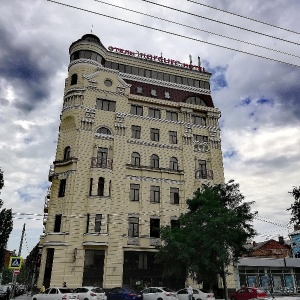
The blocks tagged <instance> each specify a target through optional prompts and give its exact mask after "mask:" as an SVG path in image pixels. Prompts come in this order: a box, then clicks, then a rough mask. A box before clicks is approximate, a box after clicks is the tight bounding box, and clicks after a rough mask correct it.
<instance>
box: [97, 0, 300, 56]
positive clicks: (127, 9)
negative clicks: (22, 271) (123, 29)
mask: <svg viewBox="0 0 300 300" xmlns="http://www.w3.org/2000/svg"><path fill="white" fill-rule="evenodd" d="M94 1H95V2H99V3H102V4H106V5H109V6H112V7H116V8H120V9H123V10H126V11H130V12H133V13H136V14H139V15H143V16H147V17H150V18H154V19H157V20H161V21H165V22H168V23H171V24H175V25H179V26H183V27H186V28H190V29H194V30H198V31H202V32H205V33H209V34H212V35H216V36H220V37H223V38H225V39H229V40H232V41H237V42H240V43H244V44H247V45H251V46H255V47H259V48H261V49H266V50H270V51H273V52H277V53H281V54H285V55H289V56H293V57H297V58H300V56H298V55H295V54H291V53H288V52H285V51H281V50H276V49H273V48H269V47H266V46H262V45H258V44H255V43H251V42H247V41H244V40H240V39H237V38H233V37H229V36H226V35H223V34H219V33H215V32H212V31H207V30H204V29H200V28H197V27H194V26H190V25H186V24H183V23H179V22H175V21H172V20H168V19H164V18H161V17H157V16H154V15H150V14H146V13H143V12H140V11H136V10H133V9H130V8H125V7H122V6H119V5H115V4H112V3H107V2H105V1H102V0H94Z"/></svg>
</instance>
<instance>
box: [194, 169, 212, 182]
mask: <svg viewBox="0 0 300 300" xmlns="http://www.w3.org/2000/svg"><path fill="white" fill-rule="evenodd" d="M195 178H196V179H210V180H213V179H214V173H213V170H196V171H195Z"/></svg>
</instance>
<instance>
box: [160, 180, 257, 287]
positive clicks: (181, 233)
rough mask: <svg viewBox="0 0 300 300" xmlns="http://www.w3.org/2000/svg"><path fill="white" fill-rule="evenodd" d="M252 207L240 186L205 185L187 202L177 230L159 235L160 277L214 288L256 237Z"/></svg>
mask: <svg viewBox="0 0 300 300" xmlns="http://www.w3.org/2000/svg"><path fill="white" fill-rule="evenodd" d="M252 204H253V202H244V196H243V195H242V194H241V192H240V190H239V184H237V183H234V181H233V180H231V181H229V182H228V183H225V184H218V185H214V186H205V185H204V186H203V188H202V189H201V190H198V191H197V192H195V194H194V198H192V199H188V200H187V208H188V209H187V212H186V213H185V214H182V215H181V216H180V217H179V220H178V226H166V227H164V228H163V229H162V231H161V238H162V240H163V243H162V246H161V247H160V249H159V252H158V254H157V260H158V262H161V263H162V264H163V265H164V269H163V276H164V277H165V278H171V277H176V276H178V275H179V274H181V275H183V276H184V277H185V278H186V277H187V275H188V276H190V277H192V278H193V279H194V280H196V281H197V282H198V283H200V282H203V283H204V284H205V285H206V287H207V288H212V287H213V285H214V284H215V283H216V282H217V278H218V276H222V278H225V273H224V266H228V265H229V264H230V263H231V262H233V261H236V259H237V258H238V257H239V256H240V255H241V253H242V252H243V251H244V248H243V245H245V243H246V242H247V240H248V239H249V238H252V237H253V236H254V235H255V230H254V229H253V225H252V221H253V219H254V217H255V214H256V213H255V212H254V213H252V212H251V205H252ZM225 282H226V281H225V280H224V283H225ZM225 288H226V286H225Z"/></svg>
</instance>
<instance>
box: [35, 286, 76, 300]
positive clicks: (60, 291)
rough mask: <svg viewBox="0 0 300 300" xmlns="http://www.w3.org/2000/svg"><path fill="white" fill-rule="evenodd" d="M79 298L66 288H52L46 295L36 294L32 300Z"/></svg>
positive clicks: (73, 299) (46, 291)
mask: <svg viewBox="0 0 300 300" xmlns="http://www.w3.org/2000/svg"><path fill="white" fill-rule="evenodd" d="M76 298H77V296H76V295H75V294H74V293H73V292H72V290H71V289H69V288H65V287H51V288H48V289H46V290H45V292H44V293H39V294H35V295H34V296H33V297H32V300H75V299H76Z"/></svg>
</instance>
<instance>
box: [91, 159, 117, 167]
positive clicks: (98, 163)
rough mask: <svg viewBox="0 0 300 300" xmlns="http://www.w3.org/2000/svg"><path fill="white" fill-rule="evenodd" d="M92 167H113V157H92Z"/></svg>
mask: <svg viewBox="0 0 300 300" xmlns="http://www.w3.org/2000/svg"><path fill="white" fill-rule="evenodd" d="M91 167H92V168H100V169H112V159H108V158H107V159H104V158H99V157H92V162H91Z"/></svg>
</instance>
